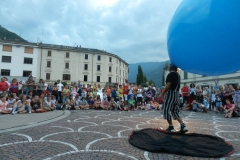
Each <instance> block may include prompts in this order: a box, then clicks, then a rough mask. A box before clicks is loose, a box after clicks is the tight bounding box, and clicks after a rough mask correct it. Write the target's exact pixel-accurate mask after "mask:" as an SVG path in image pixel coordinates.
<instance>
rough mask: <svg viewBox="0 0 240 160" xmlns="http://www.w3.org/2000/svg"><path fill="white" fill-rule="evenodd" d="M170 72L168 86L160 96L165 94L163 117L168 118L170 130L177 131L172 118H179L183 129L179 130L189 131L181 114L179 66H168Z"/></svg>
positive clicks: (167, 79)
mask: <svg viewBox="0 0 240 160" xmlns="http://www.w3.org/2000/svg"><path fill="white" fill-rule="evenodd" d="M168 70H169V72H170V73H169V74H168V75H167V78H166V86H165V88H164V90H163V92H162V93H161V95H160V97H163V96H164V102H163V118H164V119H166V120H167V122H168V124H169V127H168V128H167V129H166V131H168V132H175V130H174V127H173V123H172V118H173V119H174V120H177V121H178V122H179V123H180V125H181V129H180V131H179V132H181V133H185V132H187V131H188V129H187V127H186V126H185V124H184V123H183V121H182V118H181V117H180V115H179V106H180V103H179V101H180V99H179V88H180V75H179V74H178V72H177V67H176V66H175V65H173V64H171V65H169V67H168Z"/></svg>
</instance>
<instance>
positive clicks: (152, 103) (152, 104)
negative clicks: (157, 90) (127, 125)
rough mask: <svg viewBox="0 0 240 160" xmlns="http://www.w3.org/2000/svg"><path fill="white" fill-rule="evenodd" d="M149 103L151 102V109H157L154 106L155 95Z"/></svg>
mask: <svg viewBox="0 0 240 160" xmlns="http://www.w3.org/2000/svg"><path fill="white" fill-rule="evenodd" d="M149 104H150V109H155V106H154V97H152V98H151V100H150V101H149Z"/></svg>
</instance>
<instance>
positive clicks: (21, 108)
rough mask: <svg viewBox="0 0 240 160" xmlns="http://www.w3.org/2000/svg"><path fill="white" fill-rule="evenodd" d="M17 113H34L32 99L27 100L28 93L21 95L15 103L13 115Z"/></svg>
mask: <svg viewBox="0 0 240 160" xmlns="http://www.w3.org/2000/svg"><path fill="white" fill-rule="evenodd" d="M16 113H32V112H31V108H30V101H29V100H27V96H26V95H20V97H19V100H18V101H17V102H16V103H15V104H14V107H13V110H12V115H14V114H16Z"/></svg>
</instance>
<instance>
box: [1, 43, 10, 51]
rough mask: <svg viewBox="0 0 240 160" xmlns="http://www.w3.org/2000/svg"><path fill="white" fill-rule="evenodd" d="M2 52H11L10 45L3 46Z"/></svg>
mask: <svg viewBox="0 0 240 160" xmlns="http://www.w3.org/2000/svg"><path fill="white" fill-rule="evenodd" d="M2 50H3V51H7V52H12V46H10V45H3V48H2Z"/></svg>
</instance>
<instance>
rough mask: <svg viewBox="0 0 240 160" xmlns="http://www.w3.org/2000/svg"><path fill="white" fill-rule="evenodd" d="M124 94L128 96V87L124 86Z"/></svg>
mask: <svg viewBox="0 0 240 160" xmlns="http://www.w3.org/2000/svg"><path fill="white" fill-rule="evenodd" d="M123 94H128V86H127V85H124V86H123Z"/></svg>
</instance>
